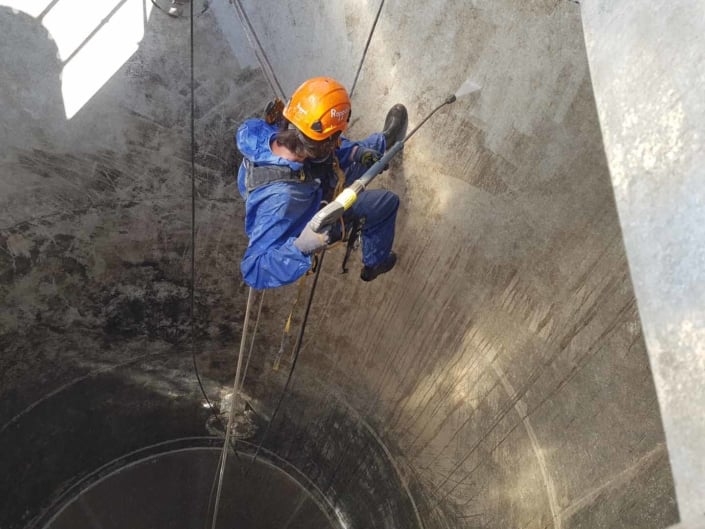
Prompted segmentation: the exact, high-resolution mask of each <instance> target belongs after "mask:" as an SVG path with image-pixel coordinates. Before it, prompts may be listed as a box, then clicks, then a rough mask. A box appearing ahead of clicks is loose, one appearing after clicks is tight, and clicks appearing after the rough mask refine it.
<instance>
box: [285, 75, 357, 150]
mask: <svg viewBox="0 0 705 529" xmlns="http://www.w3.org/2000/svg"><path fill="white" fill-rule="evenodd" d="M283 114H284V117H285V118H286V119H288V120H289V121H290V122H291V123H293V125H294V126H295V127H296V128H297V129H299V130H300V131H301V132H302V133H303V134H304V135H305V136H307V137H309V138H311V139H312V140H316V141H321V140H325V139H327V138H329V137H330V136H332V135H333V134H335V133H336V132H343V131H344V130H345V129H346V128H347V126H348V121H350V97H349V96H348V91H347V90H345V87H344V86H343V85H342V84H340V83H339V82H338V81H336V80H335V79H331V78H330V77H314V78H313V79H309V80H308V81H305V82H304V83H303V84H302V85H301V86H299V87H298V88H297V89H296V91H295V92H294V93H293V94H292V96H291V99H289V101H288V102H287V104H286V107H284V111H283Z"/></svg>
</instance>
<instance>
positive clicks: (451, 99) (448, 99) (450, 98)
mask: <svg viewBox="0 0 705 529" xmlns="http://www.w3.org/2000/svg"><path fill="white" fill-rule="evenodd" d="M456 99H457V98H456V97H455V94H450V95H449V96H448V97H446V100H445V101H444V104H445V105H450V104H451V103H455V100H456Z"/></svg>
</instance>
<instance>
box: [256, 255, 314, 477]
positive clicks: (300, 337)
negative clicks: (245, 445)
mask: <svg viewBox="0 0 705 529" xmlns="http://www.w3.org/2000/svg"><path fill="white" fill-rule="evenodd" d="M325 254H326V252H325V250H323V251H322V252H321V256H320V257H319V259H318V266H317V267H316V274H315V275H314V276H313V285H311V291H310V293H309V296H308V301H307V302H306V310H305V312H304V318H303V321H302V322H301V328H300V329H299V335H298V337H297V338H296V345H295V346H294V358H293V360H292V362H291V368H290V369H289V375H288V376H287V378H286V383H285V384H284V388H283V389H282V391H281V393H280V395H279V401H278V402H277V405H276V407H275V408H274V412H273V413H272V418H271V419H270V420H269V423H267V428H266V429H265V431H264V434H263V435H262V439H261V440H260V442H259V445H258V446H257V450H255V455H254V456H253V457H252V464H254V463H255V462H256V461H257V456H258V455H259V452H260V450H261V449H262V445H264V441H265V440H266V439H267V435H268V434H269V430H270V429H271V427H272V424H274V419H275V418H276V416H277V413H278V412H279V408H280V407H281V405H282V402H283V401H284V395H286V392H287V390H288V389H289V384H290V383H291V378H292V376H293V374H294V368H296V361H297V360H298V359H299V353H300V352H301V343H302V341H303V336H304V332H305V330H306V322H307V321H308V314H309V311H310V310H311V303H312V302H313V294H314V293H315V292H316V285H317V284H318V277H319V276H320V274H321V268H323V257H325Z"/></svg>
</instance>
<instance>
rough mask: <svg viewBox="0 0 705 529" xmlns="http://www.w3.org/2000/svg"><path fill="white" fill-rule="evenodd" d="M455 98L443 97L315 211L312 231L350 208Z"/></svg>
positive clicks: (450, 96) (330, 222) (336, 218)
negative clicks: (358, 174) (418, 131)
mask: <svg viewBox="0 0 705 529" xmlns="http://www.w3.org/2000/svg"><path fill="white" fill-rule="evenodd" d="M455 100H456V96H455V94H451V95H449V96H448V97H447V98H446V99H445V101H443V103H441V104H440V105H438V106H437V107H436V108H434V109H433V110H432V111H431V113H430V114H429V115H428V116H426V117H425V118H424V119H423V121H422V122H421V123H419V124H418V125H416V127H415V128H414V130H412V131H411V132H410V133H409V134H407V135H406V137H405V138H404V139H403V140H400V141H398V142H397V143H395V144H394V145H392V147H391V148H390V149H389V150H388V151H387V152H386V153H384V156H382V157H381V158H380V159H379V160H378V161H377V162H375V163H374V165H372V166H371V167H370V168H369V169H368V170H367V171H365V174H363V175H362V176H361V177H360V178H358V179H357V180H355V181H354V182H353V183H352V184H350V185H349V186H348V187H346V188H345V189H343V191H342V192H341V193H340V194H339V195H338V196H337V197H336V199H335V200H334V201H333V202H331V203H330V204H328V205H327V206H326V207H324V208H323V209H322V210H320V211H319V212H318V213H316V214H315V215H314V217H313V218H312V219H311V228H312V229H313V231H315V232H318V233H320V232H321V230H323V228H325V227H326V226H328V225H330V224H333V223H335V222H336V221H337V220H338V219H339V218H340V217H342V216H343V213H345V212H346V211H347V210H348V209H350V207H351V206H352V205H353V204H354V203H355V201H356V200H357V196H358V195H359V194H360V193H362V192H363V191H364V190H365V188H366V187H367V185H368V184H369V183H370V182H371V181H372V179H373V178H374V177H375V176H377V175H378V174H379V173H381V172H382V171H384V168H385V167H387V165H388V164H389V162H390V160H391V159H392V158H394V156H396V154H397V153H398V152H399V151H401V150H402V149H403V148H404V144H405V143H406V142H407V141H408V140H409V138H411V136H413V135H414V133H415V132H416V131H417V130H419V129H420V128H421V125H423V124H424V123H426V122H427V121H428V120H429V119H430V118H431V116H433V115H434V114H435V113H436V112H438V111H439V110H440V109H441V108H443V107H444V106H446V105H450V104H451V103H453V102H454V101H455Z"/></svg>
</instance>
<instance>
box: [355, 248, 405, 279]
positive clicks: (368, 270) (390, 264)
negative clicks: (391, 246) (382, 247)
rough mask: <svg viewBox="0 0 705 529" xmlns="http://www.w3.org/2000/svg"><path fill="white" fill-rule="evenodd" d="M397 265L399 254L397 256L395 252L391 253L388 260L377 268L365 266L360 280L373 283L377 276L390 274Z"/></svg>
mask: <svg viewBox="0 0 705 529" xmlns="http://www.w3.org/2000/svg"><path fill="white" fill-rule="evenodd" d="M396 263H397V254H395V253H394V252H389V255H388V256H387V258H386V259H385V260H384V261H382V262H381V263H380V264H378V265H377V266H373V267H369V266H363V267H362V272H360V279H362V280H363V281H372V280H373V279H375V278H376V277H377V276H379V275H382V274H386V273H387V272H389V271H390V270H391V269H392V268H394V265H395V264H396Z"/></svg>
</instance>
